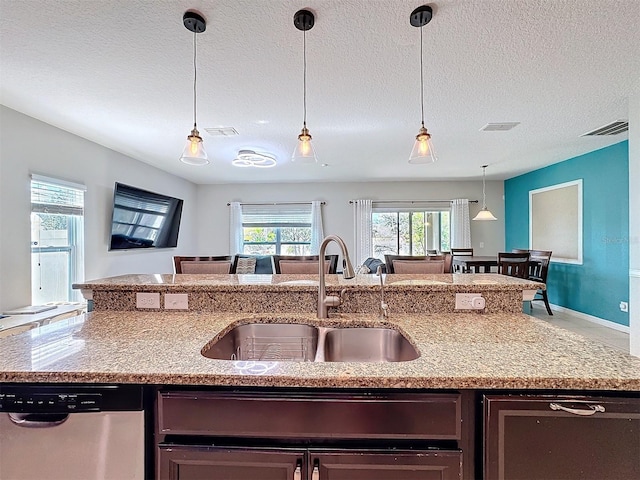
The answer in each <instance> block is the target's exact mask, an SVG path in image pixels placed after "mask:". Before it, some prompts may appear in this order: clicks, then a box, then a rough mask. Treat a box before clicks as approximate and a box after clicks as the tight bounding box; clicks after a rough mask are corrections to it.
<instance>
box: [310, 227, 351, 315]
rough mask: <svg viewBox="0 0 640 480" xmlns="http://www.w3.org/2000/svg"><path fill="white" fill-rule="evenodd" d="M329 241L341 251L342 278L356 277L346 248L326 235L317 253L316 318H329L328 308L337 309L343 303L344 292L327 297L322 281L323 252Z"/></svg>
mask: <svg viewBox="0 0 640 480" xmlns="http://www.w3.org/2000/svg"><path fill="white" fill-rule="evenodd" d="M331 241H334V242H336V243H337V244H338V246H339V247H340V250H342V276H343V277H344V278H353V277H355V276H356V272H355V270H354V269H353V265H352V264H351V260H350V259H349V252H347V246H346V245H345V243H344V240H342V239H341V238H340V237H338V236H337V235H327V236H326V237H325V238H324V240H322V243H321V244H320V252H318V256H319V257H320V258H319V261H318V264H319V265H320V270H319V275H320V282H319V283H320V286H319V288H318V318H329V307H338V306H340V305H342V302H343V301H344V293H345V290H342V291H341V292H340V296H335V295H327V291H326V289H325V279H324V252H325V250H326V249H327V244H328V243H329V242H331Z"/></svg>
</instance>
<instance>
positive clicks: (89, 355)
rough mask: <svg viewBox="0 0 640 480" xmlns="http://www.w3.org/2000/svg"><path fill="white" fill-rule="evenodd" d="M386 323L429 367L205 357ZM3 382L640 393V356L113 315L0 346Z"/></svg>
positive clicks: (361, 319)
mask: <svg viewBox="0 0 640 480" xmlns="http://www.w3.org/2000/svg"><path fill="white" fill-rule="evenodd" d="M256 319H258V320H260V321H287V322H306V323H311V324H314V325H327V324H329V325H336V324H347V325H350V326H361V325H381V324H384V325H386V326H391V327H393V328H397V329H399V330H401V331H402V332H403V333H404V334H405V335H406V336H407V337H408V338H409V339H410V340H411V342H413V343H414V345H415V346H416V347H417V349H418V351H419V352H420V354H421V355H420V357H419V358H418V359H416V360H413V361H408V362H397V363H355V362H353V363H349V362H345V363H313V362H284V361H282V362H257V361H256V362H247V361H244V362H242V361H231V360H211V359H208V358H205V357H203V356H202V355H201V354H200V351H201V349H202V348H203V347H204V346H205V345H206V344H207V343H208V342H210V341H211V340H213V339H214V338H216V337H217V336H219V335H221V334H223V333H224V332H226V331H227V330H229V329H230V328H231V327H232V326H234V325H236V324H238V323H247V322H252V321H255V320H256ZM0 359H1V361H0V382H88V383H98V382H99V383H142V384H173V385H213V386H224V385H233V386H267V387H271V386H276V387H336V388H428V389H481V388H482V389H484V388H490V389H571V390H620V391H640V358H636V357H632V356H629V355H625V354H623V353H620V352H618V351H616V350H614V349H612V348H610V347H607V346H604V345H601V344H598V343H595V342H593V341H591V340H589V339H586V338H584V337H582V336H579V335H576V334H573V333H570V332H567V331H564V330H561V329H558V328H556V327H553V326H551V325H549V324H547V323H545V322H542V321H539V320H537V319H534V318H531V317H529V316H527V315H524V314H521V313H518V314H491V315H483V314H473V313H468V314H467V313H449V314H438V315H408V314H396V313H392V315H391V318H390V319H389V321H386V322H380V321H378V320H377V319H376V318H375V317H373V316H367V315H351V316H350V319H349V320H346V319H345V318H343V317H337V318H330V319H329V320H324V321H322V320H318V319H316V318H315V316H314V315H312V314H282V315H249V314H243V313H224V314H221V313H219V314H214V313H189V312H162V313H154V312H148V313H146V312H122V311H120V312H115V311H102V312H94V313H90V314H86V315H81V316H79V317H76V318H73V319H67V320H63V321H60V322H58V323H56V324H52V325H48V326H43V327H40V328H37V329H34V330H32V331H30V332H26V333H22V334H19V335H15V336H12V337H8V338H5V339H1V340H0Z"/></svg>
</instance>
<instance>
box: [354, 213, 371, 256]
mask: <svg viewBox="0 0 640 480" xmlns="http://www.w3.org/2000/svg"><path fill="white" fill-rule="evenodd" d="M372 210H373V201H372V200H356V201H354V202H353V219H354V222H353V223H354V229H353V230H354V232H355V245H354V256H353V258H354V259H355V260H356V262H357V263H358V265H362V264H363V263H364V261H365V260H366V259H367V258H369V257H372V256H373V245H372V243H371V237H372V233H373V232H372V225H371V212H372Z"/></svg>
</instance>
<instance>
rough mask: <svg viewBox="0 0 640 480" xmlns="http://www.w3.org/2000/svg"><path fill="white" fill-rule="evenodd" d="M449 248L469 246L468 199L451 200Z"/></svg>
mask: <svg viewBox="0 0 640 480" xmlns="http://www.w3.org/2000/svg"><path fill="white" fill-rule="evenodd" d="M451 248H471V222H470V219H469V200H467V199H466V198H456V199H454V200H451Z"/></svg>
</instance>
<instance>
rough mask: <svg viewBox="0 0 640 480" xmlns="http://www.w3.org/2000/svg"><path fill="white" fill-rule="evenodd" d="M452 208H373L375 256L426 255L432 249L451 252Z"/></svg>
mask: <svg viewBox="0 0 640 480" xmlns="http://www.w3.org/2000/svg"><path fill="white" fill-rule="evenodd" d="M449 213H450V212H449V210H448V209H446V210H415V209H389V208H378V207H374V208H373V213H372V215H371V222H372V235H371V237H372V238H371V240H372V242H371V243H372V247H373V256H374V257H377V258H380V259H382V258H384V255H385V254H390V255H426V254H427V253H428V251H429V250H437V251H449V250H451V248H450V240H449V238H450V237H449V233H450V225H449V217H450V215H449Z"/></svg>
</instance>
